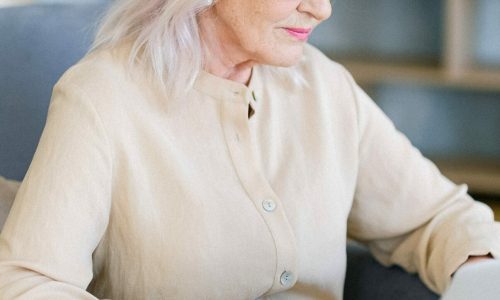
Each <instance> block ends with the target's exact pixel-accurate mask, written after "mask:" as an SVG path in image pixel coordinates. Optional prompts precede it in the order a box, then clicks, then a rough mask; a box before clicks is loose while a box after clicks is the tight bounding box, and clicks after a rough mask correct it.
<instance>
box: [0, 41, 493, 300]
mask: <svg viewBox="0 0 500 300" xmlns="http://www.w3.org/2000/svg"><path fill="white" fill-rule="evenodd" d="M125 49H126V48H125ZM126 57H127V51H125V50H123V49H122V50H120V49H115V50H100V51H98V52H94V53H92V54H90V55H88V56H87V57H86V58H84V59H83V60H82V61H81V62H80V63H78V64H77V65H76V66H74V67H73V68H71V69H70V70H69V71H68V72H66V74H65V75H64V76H63V77H62V78H61V80H60V81H59V83H58V84H57V85H56V87H55V89H54V93H53V98H52V101H51V105H50V109H49V114H48V119H47V124H46V127H45V129H44V132H43V135H42V137H41V140H40V144H39V146H38V149H37V151H36V154H35V157H34V159H33V162H32V164H31V166H30V168H29V171H28V173H27V175H26V177H25V179H24V181H23V183H22V185H21V188H20V190H19V192H18V195H17V198H16V200H15V203H14V206H13V208H12V211H11V214H10V215H9V217H8V220H7V222H6V224H5V227H4V230H3V231H2V234H1V236H0V294H1V295H2V296H3V297H4V298H5V299H10V298H9V297H12V298H13V297H14V296H19V295H22V296H24V298H25V299H35V298H36V299H38V298H44V297H45V298H47V299H63V298H64V299H66V298H68V299H95V297H97V298H112V299H120V300H122V299H123V300H127V299H257V298H260V299H342V290H343V285H344V273H345V268H346V240H347V238H348V237H350V238H352V239H355V240H358V241H359V242H361V243H363V244H365V245H367V246H368V247H369V249H370V250H371V251H372V253H373V254H374V256H375V257H376V259H377V260H379V261H380V262H381V263H383V264H384V265H391V264H398V265H400V266H402V267H403V268H404V269H406V270H407V271H409V272H418V273H419V274H420V277H421V278H422V280H423V281H424V283H425V284H426V285H428V286H429V287H430V288H431V289H433V290H434V291H436V292H442V291H443V290H444V289H445V288H446V287H447V286H448V284H449V281H450V275H451V274H452V273H453V272H454V271H455V270H456V269H457V268H458V266H459V265H460V264H462V263H463V262H464V261H465V260H466V259H467V257H468V256H469V255H483V254H487V253H491V254H492V255H493V256H495V257H499V256H500V234H499V233H500V230H499V226H498V224H497V223H494V221H493V214H492V211H491V210H490V209H489V208H488V207H487V206H486V205H483V204H480V203H478V202H475V201H474V200H473V199H471V198H470V196H468V195H467V191H466V190H467V188H466V186H465V185H460V186H457V185H455V184H453V183H452V182H450V181H449V180H447V179H446V178H444V177H443V176H442V175H441V174H440V173H439V171H438V169H437V168H436V167H435V165H434V164H433V163H431V162H430V161H429V160H427V159H426V158H424V157H423V156H422V155H421V154H420V152H419V151H418V150H417V149H415V148H414V147H413V146H412V145H411V143H410V142H409V141H408V139H407V138H406V137H404V136H403V135H402V134H401V133H399V132H398V131H397V130H396V129H395V128H394V126H393V124H392V123H391V121H390V120H389V119H388V118H387V117H386V116H385V115H384V114H383V112H382V111H381V110H380V109H379V108H378V107H377V106H376V105H375V104H374V102H373V101H372V100H371V99H370V98H369V97H368V96H367V94H365V93H364V92H363V91H362V90H361V89H360V88H359V87H358V85H357V84H356V83H355V81H354V80H353V79H352V78H351V76H350V75H349V73H348V72H347V71H346V70H345V69H344V68H343V67H342V66H340V65H338V64H337V63H335V62H332V61H331V60H329V59H328V58H327V57H325V56H324V55H323V54H321V53H320V52H319V51H318V50H316V49H315V48H313V47H311V46H307V47H306V49H305V54H304V58H303V59H302V60H301V62H300V63H299V64H298V65H297V66H294V67H292V68H288V69H279V70H276V69H275V68H274V67H270V66H256V67H254V68H253V71H252V78H251V81H250V83H249V85H248V86H245V85H242V84H240V83H237V82H233V81H229V80H225V79H222V78H219V77H216V76H214V75H211V74H209V73H206V72H203V71H202V72H201V73H200V74H199V76H198V77H197V79H196V82H195V83H194V86H193V87H192V89H191V90H190V91H189V93H188V94H187V95H186V96H185V97H183V98H179V99H169V98H168V97H166V96H165V94H164V93H162V91H161V89H159V88H158V87H157V85H155V83H154V80H151V79H150V78H149V77H148V76H147V75H146V74H141V73H140V72H136V73H133V74H129V73H128V71H127V70H128V69H127V59H126ZM297 75H298V76H297ZM24 298H23V299H24Z"/></svg>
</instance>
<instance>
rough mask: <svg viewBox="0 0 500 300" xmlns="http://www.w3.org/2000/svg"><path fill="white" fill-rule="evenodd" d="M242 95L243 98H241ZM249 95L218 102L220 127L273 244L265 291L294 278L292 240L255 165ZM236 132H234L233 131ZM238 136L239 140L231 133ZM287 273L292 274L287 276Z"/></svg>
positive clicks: (277, 203) (281, 286) (280, 288)
mask: <svg viewBox="0 0 500 300" xmlns="http://www.w3.org/2000/svg"><path fill="white" fill-rule="evenodd" d="M242 98H246V99H244V100H245V101H243V99H242ZM248 100H249V98H247V97H245V96H243V95H241V98H240V99H225V101H223V104H222V111H221V117H222V120H221V121H222V127H223V130H224V136H225V139H226V143H227V146H228V148H229V153H230V155H231V159H232V161H233V165H234V167H235V170H236V173H237V174H238V177H239V179H240V182H241V184H242V186H243V188H244V189H245V191H246V192H247V195H248V196H249V198H250V200H251V201H252V202H253V203H254V205H255V208H256V209H257V212H258V213H259V214H260V216H261V217H262V219H263V220H264V222H265V223H266V224H267V226H268V229H269V232H270V233H271V235H272V237H273V239H274V242H275V246H276V261H275V263H273V262H272V261H270V263H273V264H275V265H276V271H275V274H274V281H273V284H272V286H271V288H270V290H269V291H267V293H266V294H272V293H276V292H279V291H283V290H285V289H288V288H290V287H291V286H293V285H294V284H295V281H296V278H297V262H296V256H297V254H296V251H297V250H296V244H295V236H294V234H293V231H292V228H291V226H290V223H289V221H288V218H287V217H286V215H285V211H284V210H283V209H281V207H282V205H281V201H280V199H279V197H278V196H277V195H276V194H275V193H274V191H273V190H272V188H271V186H270V185H269V183H268V182H267V179H266V178H265V176H264V175H263V174H262V171H261V170H260V168H259V165H260V164H259V163H258V162H257V158H256V156H255V150H254V147H253V146H254V145H253V144H252V142H251V135H250V128H249V123H248V119H247V118H246V117H247V116H246V114H247V111H246V109H247V106H248ZM235 133H236V134H237V135H236V134H235ZM236 136H238V137H239V138H238V139H239V140H237V139H236V138H235V137H236ZM285 271H286V272H288V273H287V274H288V276H287V277H286V278H287V281H286V282H287V284H286V285H284V284H283V283H282V280H283V274H284V272H285ZM290 274H291V275H292V276H290Z"/></svg>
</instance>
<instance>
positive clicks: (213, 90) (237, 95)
mask: <svg viewBox="0 0 500 300" xmlns="http://www.w3.org/2000/svg"><path fill="white" fill-rule="evenodd" d="M260 77H261V72H260V70H259V66H254V67H253V68H252V76H251V78H250V82H249V84H248V86H246V85H244V84H242V83H240V82H236V81H232V80H228V79H224V78H221V77H218V76H215V75H213V74H210V73H208V72H206V71H203V70H201V71H200V73H199V74H198V77H197V78H196V80H195V83H194V88H195V89H196V90H198V91H200V92H202V93H204V94H206V95H209V96H211V97H213V98H215V99H221V100H226V101H227V100H229V101H241V99H244V100H245V101H246V102H247V104H248V103H250V101H252V100H253V99H256V98H259V96H258V95H259V94H260V92H261V86H262V85H261V83H260V82H261V78H260Z"/></svg>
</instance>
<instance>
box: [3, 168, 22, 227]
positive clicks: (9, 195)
mask: <svg viewBox="0 0 500 300" xmlns="http://www.w3.org/2000/svg"><path fill="white" fill-rule="evenodd" d="M19 184H20V182H18V181H15V180H8V179H6V178H5V177H2V176H0V228H2V226H3V224H4V223H5V219H6V218H7V215H8V214H9V211H10V208H11V206H12V202H14V198H15V197H16V193H17V190H18V189H19Z"/></svg>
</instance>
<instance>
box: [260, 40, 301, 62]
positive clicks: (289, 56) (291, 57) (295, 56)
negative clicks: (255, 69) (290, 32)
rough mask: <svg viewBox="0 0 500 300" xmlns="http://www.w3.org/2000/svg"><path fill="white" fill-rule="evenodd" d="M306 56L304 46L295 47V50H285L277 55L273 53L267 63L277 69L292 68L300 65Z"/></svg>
mask: <svg viewBox="0 0 500 300" xmlns="http://www.w3.org/2000/svg"><path fill="white" fill-rule="evenodd" d="M303 54H304V46H303V45H302V46H300V48H299V47H294V48H293V49H289V48H286V49H283V50H282V51H279V52H277V53H273V54H272V55H271V56H270V57H269V60H268V62H267V64H268V65H273V66H277V67H291V66H294V65H296V64H298V63H299V61H300V59H301V58H302V55H303Z"/></svg>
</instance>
